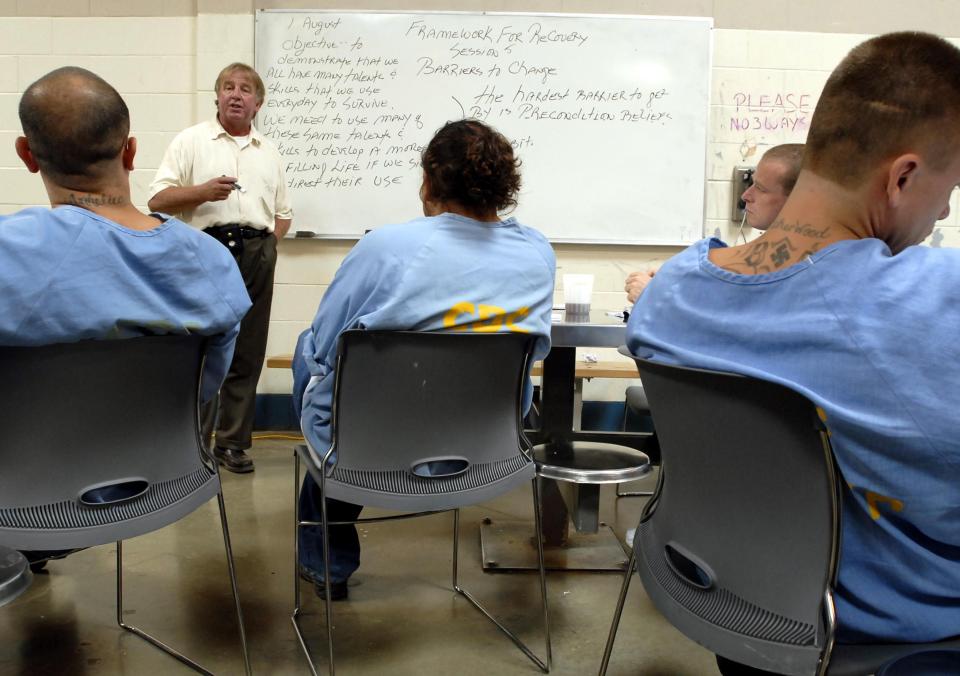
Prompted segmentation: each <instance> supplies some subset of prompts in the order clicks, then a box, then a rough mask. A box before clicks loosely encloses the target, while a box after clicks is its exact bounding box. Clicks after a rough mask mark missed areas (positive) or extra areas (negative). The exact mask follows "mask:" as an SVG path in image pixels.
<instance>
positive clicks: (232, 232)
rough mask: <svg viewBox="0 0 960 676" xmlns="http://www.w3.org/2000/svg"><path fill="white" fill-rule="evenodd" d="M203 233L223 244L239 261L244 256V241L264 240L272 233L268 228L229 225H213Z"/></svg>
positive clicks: (236, 224)
mask: <svg viewBox="0 0 960 676" xmlns="http://www.w3.org/2000/svg"><path fill="white" fill-rule="evenodd" d="M203 231H204V232H205V233H207V234H208V235H210V236H211V237H213V238H214V239H215V240H217V241H218V242H220V243H221V244H223V245H224V246H225V247H227V249H228V250H229V251H230V253H232V254H233V255H234V256H235V257H236V258H237V259H239V258H240V256H241V254H243V240H245V239H254V238H256V239H262V238H264V237H269V236H270V235H271V234H273V233H271V232H270V231H269V230H267V229H266V228H251V227H250V226H249V225H240V224H239V223H227V224H226V225H212V226H210V227H209V228H204V229H203Z"/></svg>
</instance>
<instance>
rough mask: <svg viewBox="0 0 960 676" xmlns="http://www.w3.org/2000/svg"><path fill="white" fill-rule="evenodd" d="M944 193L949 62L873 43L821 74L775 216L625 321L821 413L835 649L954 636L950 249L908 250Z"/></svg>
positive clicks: (704, 255)
mask: <svg viewBox="0 0 960 676" xmlns="http://www.w3.org/2000/svg"><path fill="white" fill-rule="evenodd" d="M958 184H960V49H957V47H955V46H954V45H951V44H950V43H949V42H947V41H945V40H942V39H940V38H938V37H935V36H933V35H929V34H924V33H893V34H889V35H882V36H879V37H876V38H873V39H871V40H868V41H866V42H864V43H863V44H861V45H859V46H857V47H855V48H854V49H853V50H852V51H851V52H850V53H849V54H848V55H847V57H846V58H845V59H844V60H843V61H842V62H841V63H840V65H839V66H838V67H837V68H836V70H834V72H833V74H832V75H831V76H830V78H829V79H828V81H827V83H826V86H825V87H824V90H823V93H822V95H821V96H820V100H819V102H818V103H817V107H816V111H815V112H814V114H813V120H812V121H811V124H810V132H809V134H808V136H807V144H806V149H805V151H804V159H803V169H802V170H801V172H800V176H799V178H798V179H797V184H796V187H795V188H794V190H793V191H792V192H791V193H790V196H789V197H788V198H787V200H786V203H785V204H784V205H783V208H782V209H781V210H780V213H779V216H778V217H777V219H776V221H775V222H774V223H773V224H772V225H771V226H770V228H768V229H767V231H766V232H765V233H764V234H762V235H761V236H760V237H759V238H757V239H755V240H753V241H752V242H749V243H747V244H744V245H742V246H734V247H727V246H726V245H725V244H723V242H720V241H719V240H716V239H704V240H703V241H701V242H699V243H697V244H695V245H693V246H691V247H690V248H688V249H687V250H685V251H684V252H683V253H681V254H679V255H677V256H675V257H674V258H673V259H671V260H670V261H669V262H668V263H666V264H665V265H664V266H663V267H662V268H661V269H660V271H659V272H658V273H657V276H656V277H654V279H653V280H652V281H651V282H650V285H649V286H648V287H647V290H646V291H644V293H643V295H642V296H641V297H640V299H639V300H638V301H637V305H636V307H635V311H634V313H633V314H632V315H631V317H630V322H629V324H628V326H627V345H628V346H629V348H630V350H631V352H633V354H635V355H637V356H640V357H644V358H649V359H653V360H656V361H661V362H665V363H670V364H680V365H683V366H692V367H697V368H706V369H715V370H720V371H728V372H734V373H742V374H746V375H751V376H754V377H757V378H762V379H765V380H770V381H773V382H778V383H781V384H783V385H786V386H788V387H790V388H792V389H794V390H796V391H797V392H800V393H801V394H803V395H805V396H806V397H808V398H809V399H811V400H812V401H814V402H815V403H816V404H817V406H819V407H820V408H821V409H822V410H823V412H824V414H825V422H826V425H827V427H828V429H829V431H830V438H831V442H832V446H833V452H834V455H835V457H836V460H837V464H838V466H839V468H840V471H841V472H842V474H843V482H842V491H843V509H842V524H843V525H842V531H841V533H842V539H841V543H840V563H839V574H838V579H837V584H836V587H835V590H834V599H835V601H836V611H837V617H838V624H839V633H838V638H839V640H841V641H843V642H852V643H857V642H923V641H936V640H940V639H946V638H950V637H954V636H960V481H958V477H960V423H958V418H957V411H958V410H960V395H958V390H957V383H958V382H960V360H958V358H957V357H958V350H957V345H958V336H960V303H958V302H957V290H958V289H960V250H958V249H946V248H944V249H937V248H931V247H926V246H917V245H918V244H920V243H921V242H922V241H923V240H924V239H925V238H926V237H928V236H929V235H930V233H931V231H932V230H933V227H934V224H935V222H936V221H937V220H939V219H943V218H946V217H947V215H948V214H949V212H950V206H949V204H950V200H951V196H952V195H953V194H954V191H955V189H956V187H957V185H958ZM731 424H735V422H734V421H731ZM771 451H775V449H771ZM775 455H776V454H775V452H774V453H773V455H772V456H771V462H776V457H775ZM668 480H669V479H668Z"/></svg>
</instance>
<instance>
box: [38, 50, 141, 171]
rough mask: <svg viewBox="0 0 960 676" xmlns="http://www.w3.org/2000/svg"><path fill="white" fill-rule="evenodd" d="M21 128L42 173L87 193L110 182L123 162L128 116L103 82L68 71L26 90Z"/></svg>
mask: <svg viewBox="0 0 960 676" xmlns="http://www.w3.org/2000/svg"><path fill="white" fill-rule="evenodd" d="M20 124H21V125H22V126H23V133H24V135H25V136H26V137H27V142H28V143H29V146H30V151H31V153H32V154H33V157H34V159H35V160H36V162H37V164H38V165H39V167H40V171H41V172H43V173H44V174H46V175H47V176H49V177H50V178H51V179H53V180H54V181H56V182H57V183H61V184H63V183H70V184H71V185H72V186H74V187H76V188H78V189H87V188H90V187H95V186H96V185H97V183H98V182H99V181H100V180H101V179H102V178H104V177H105V176H107V175H108V173H109V172H110V171H111V168H112V166H113V163H114V161H115V160H117V158H118V157H119V156H120V153H121V151H122V150H123V148H124V145H125V143H126V141H127V136H128V134H129V132H130V113H129V111H128V110H127V104H126V103H124V102H123V99H122V98H120V94H118V93H117V90H116V89H114V88H113V87H111V86H110V85H109V84H107V83H106V82H105V81H104V80H103V79H102V78H100V77H98V76H97V75H94V74H93V73H91V72H90V71H88V70H84V69H83V68H75V67H66V68H58V69H57V70H54V71H51V72H50V73H47V74H46V75H44V76H43V77H42V78H40V79H39V80H37V81H36V82H34V83H33V84H32V85H30V86H29V87H27V90H26V91H25V92H24V93H23V98H21V99H20Z"/></svg>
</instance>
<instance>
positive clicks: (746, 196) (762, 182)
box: [740, 143, 803, 230]
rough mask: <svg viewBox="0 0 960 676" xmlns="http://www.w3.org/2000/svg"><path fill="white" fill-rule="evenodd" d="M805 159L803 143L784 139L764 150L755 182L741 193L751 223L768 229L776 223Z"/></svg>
mask: <svg viewBox="0 0 960 676" xmlns="http://www.w3.org/2000/svg"><path fill="white" fill-rule="evenodd" d="M802 163H803V144H802V143H784V144H783V145H779V146H774V147H772V148H770V149H769V150H768V151H767V152H765V153H764V154H763V157H761V158H760V161H759V162H758V163H757V168H756V169H755V170H754V172H753V183H752V184H751V185H750V187H749V188H747V189H746V190H744V191H743V195H741V196H740V199H742V200H743V201H744V203H746V208H745V209H744V212H745V214H746V216H747V225H749V226H750V227H751V228H753V229H754V230H766V229H767V228H769V227H770V226H771V225H772V224H773V222H774V221H775V220H776V218H777V215H778V214H779V213H780V210H781V209H783V205H784V204H785V203H786V201H787V198H788V197H789V196H790V193H791V192H793V186H795V185H796V184H797V177H798V176H799V175H800V165H801V164H802Z"/></svg>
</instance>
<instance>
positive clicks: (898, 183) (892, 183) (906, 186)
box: [886, 153, 923, 208]
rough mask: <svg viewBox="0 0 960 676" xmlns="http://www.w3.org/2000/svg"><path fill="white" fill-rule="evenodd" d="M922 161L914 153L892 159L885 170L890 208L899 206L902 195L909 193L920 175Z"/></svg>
mask: <svg viewBox="0 0 960 676" xmlns="http://www.w3.org/2000/svg"><path fill="white" fill-rule="evenodd" d="M922 165H923V160H921V159H920V156H919V155H917V154H915V153H907V154H905V155H900V156H899V157H896V158H894V160H893V162H891V163H890V166H889V168H888V169H887V175H886V192H887V201H888V203H889V204H890V206H891V207H894V208H896V207H898V206H900V204H901V202H902V201H903V198H904V194H905V193H907V192H909V191H911V190H912V188H913V187H914V185H915V183H916V181H917V175H918V174H920V173H922Z"/></svg>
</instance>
